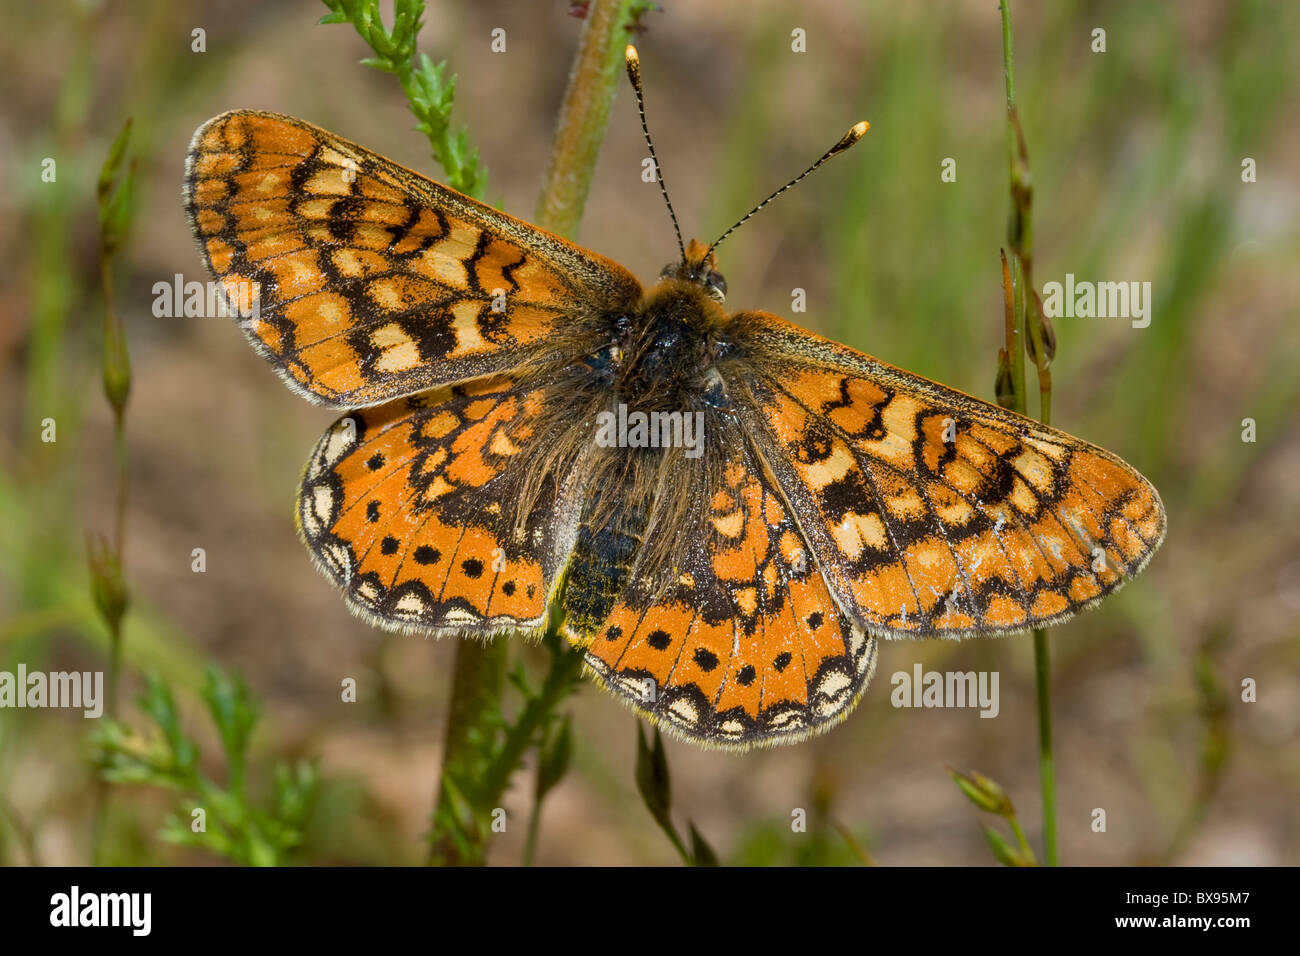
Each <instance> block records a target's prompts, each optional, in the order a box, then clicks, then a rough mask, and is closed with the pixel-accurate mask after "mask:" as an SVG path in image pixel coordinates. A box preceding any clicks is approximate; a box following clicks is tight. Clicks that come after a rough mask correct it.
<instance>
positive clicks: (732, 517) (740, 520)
mask: <svg viewBox="0 0 1300 956" xmlns="http://www.w3.org/2000/svg"><path fill="white" fill-rule="evenodd" d="M713 527H715V528H717V529H718V534H720V535H722V536H723V537H724V538H738V537H740V534H741V532H742V531H744V529H745V514H744V512H743V511H741V510H740V509H737V510H735V511H733V512H732V513H731V514H729V515H724V516H723V517H721V518H716V517H715V518H714V519H713Z"/></svg>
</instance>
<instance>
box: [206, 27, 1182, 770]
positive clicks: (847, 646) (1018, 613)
mask: <svg viewBox="0 0 1300 956" xmlns="http://www.w3.org/2000/svg"><path fill="white" fill-rule="evenodd" d="M627 56H628V59H627V64H628V71H629V74H630V75H631V76H632V79H633V85H634V87H635V90H636V93H637V101H638V107H639V109H640V113H641V122H642V126H643V128H644V127H645V111H644V104H643V100H642V95H641V86H640V82H639V79H640V77H639V67H638V61H637V59H636V55H635V51H634V50H632V49H631V48H629V50H628V54H627ZM865 129H866V124H859V125H858V126H855V127H853V129H851V130H850V131H849V133H848V134H847V135H846V136H845V137H844V138H843V139H841V140H840V141H839V142H838V143H837V144H836V146H835V147H833V148H832V149H831V150H830V151H829V152H828V153H827V154H826V155H824V156H823V157H822V158H821V159H820V160H819V161H818V162H817V163H815V164H814V165H813V166H811V167H809V169H808V170H807V171H806V172H805V173H804V174H803V175H801V176H800V177H798V178H796V179H795V180H794V181H793V182H798V180H799V179H802V178H803V176H806V175H808V173H810V172H811V171H812V170H813V169H815V168H817V166H819V165H820V164H821V163H822V162H824V161H825V160H826V159H827V158H829V157H830V156H832V155H836V154H837V153H839V152H842V151H843V150H845V149H847V148H848V147H849V146H851V145H852V144H853V143H854V142H856V141H857V140H858V139H859V138H861V136H862V133H863V132H864V131H865ZM646 141H647V144H648V145H649V147H650V151H651V155H652V157H653V155H654V147H653V144H652V143H650V139H649V132H648V130H647V131H646ZM657 162H658V161H657V158H655V163H656V169H657V168H658V167H657ZM657 178H658V180H659V183H660V187H661V189H662V190H663V193H664V198H665V200H666V199H667V189H666V187H665V186H664V184H663V179H662V176H659V177H657ZM793 182H792V183H791V185H792V184H793ZM783 188H785V187H783ZM782 191H783V190H778V191H777V192H776V193H774V194H773V196H770V197H768V200H764V203H760V204H759V206H758V207H756V208H755V210H754V211H757V209H758V208H761V207H762V206H763V205H764V204H766V202H767V201H769V200H770V199H771V198H773V197H774V196H776V195H778V194H779V193H780V192H782ZM185 205H186V209H187V213H188V216H189V220H190V223H191V225H192V227H193V230H194V234H195V236H196V237H197V240H198V243H199V247H200V250H201V254H202V257H203V260H204V262H205V264H206V265H207V267H208V269H209V270H210V271H211V273H212V275H213V276H214V277H215V279H216V281H217V282H218V283H220V285H221V286H222V288H223V290H224V292H225V294H226V296H227V298H228V300H229V302H230V304H231V305H232V307H234V308H235V309H236V310H237V311H238V312H239V316H240V319H239V321H240V324H241V325H242V327H243V328H244V331H245V332H246V334H247V336H248V339H249V341H250V342H251V343H252V345H253V347H254V349H255V350H256V351H257V352H258V353H260V354H261V355H262V356H263V357H264V358H265V359H267V360H268V361H269V362H270V363H271V365H272V366H273V367H274V368H275V370H276V371H277V372H278V373H279V374H280V376H281V377H282V378H283V380H284V381H285V383H286V384H287V385H288V386H289V388H290V389H291V390H293V391H294V392H297V393H298V394H299V395H301V396H303V397H304V398H307V399H309V400H311V401H313V402H316V403H319V404H323V405H327V406H331V407H333V408H337V409H340V410H343V411H344V413H345V414H344V416H343V417H342V418H341V419H339V421H337V422H336V423H335V424H334V425H333V426H332V427H330V428H329V430H328V431H326V433H325V435H324V436H323V437H322V438H321V440H320V441H319V443H318V444H317V445H316V447H315V449H314V450H313V452H312V453H311V457H310V459H309V461H308V463H307V466H306V470H305V473H304V474H303V476H302V480H301V486H300V489H299V492H298V504H297V518H298V527H299V530H300V534H301V537H302V539H303V541H304V542H305V544H306V546H307V548H308V550H309V551H310V553H311V555H312V557H313V559H314V561H315V563H316V565H317V566H318V567H319V569H320V570H321V571H322V572H323V573H324V574H325V576H326V577H327V578H329V579H330V580H331V581H333V582H334V583H335V584H336V585H337V586H338V587H339V588H340V589H341V590H342V593H343V595H344V597H345V599H346V601H347V604H348V606H349V607H350V608H351V609H352V610H353V611H355V612H356V613H358V614H359V615H360V616H362V617H363V618H365V619H366V620H368V621H370V622H372V623H374V624H376V625H379V626H381V627H384V628H388V629H393V630H401V631H411V632H419V633H426V634H434V635H439V636H452V635H454V636H460V637H477V638H481V639H487V638H492V637H495V636H498V635H502V634H506V633H521V634H524V635H531V636H539V635H540V634H542V633H544V630H545V628H546V627H547V626H548V621H551V622H554V621H556V620H558V621H560V624H559V627H560V632H561V633H562V634H563V636H564V637H565V638H567V639H568V640H569V641H570V642H572V643H573V644H574V645H576V646H578V647H581V648H583V649H584V652H585V661H586V667H587V671H588V673H589V674H590V675H591V676H592V677H594V679H595V680H596V681H597V682H598V683H599V684H601V685H602V686H603V687H605V688H606V689H607V690H609V691H611V692H612V693H613V694H615V695H616V696H618V697H620V698H622V699H623V700H624V701H625V702H627V703H628V704H630V705H631V706H632V707H633V708H635V709H636V710H637V711H638V712H639V713H641V714H642V715H644V716H646V717H647V718H649V719H651V720H653V721H655V722H656V723H657V724H658V725H660V726H661V727H663V728H664V729H665V730H666V731H668V732H670V733H673V734H675V735H677V736H680V737H682V738H685V739H687V740H690V741H692V742H695V743H697V744H702V745H706V746H715V747H722V748H728V749H746V748H749V747H754V746H761V745H773V744H782V743H790V742H794V741H797V740H800V739H802V738H804V737H806V736H808V735H810V734H812V733H816V732H819V731H823V730H826V729H827V728H829V727H831V726H833V725H834V724H836V723H837V722H839V721H840V720H842V719H843V718H844V717H845V716H846V715H847V714H848V713H849V711H850V710H851V709H852V708H853V706H854V704H855V703H856V702H857V700H858V699H859V698H860V696H861V695H862V693H863V691H864V689H865V688H866V686H867V683H868V681H869V679H870V677H871V673H872V671H873V669H874V667H875V664H876V657H877V650H878V641H879V640H880V639H881V638H899V637H947V638H961V637H967V636H972V635H977V634H991V635H998V634H1008V633H1013V632H1017V631H1023V630H1026V629H1029V628H1033V627H1041V626H1044V625H1049V624H1055V623H1057V622H1060V621H1063V620H1065V619H1066V618H1068V617H1070V616H1071V615H1072V614H1074V613H1075V612H1077V611H1079V610H1080V609H1082V608H1086V607H1089V606H1091V605H1093V604H1095V603H1096V602H1097V601H1099V600H1100V599H1101V598H1103V597H1104V596H1105V595H1107V594H1109V593H1110V592H1112V591H1114V590H1115V589H1116V588H1118V587H1119V586H1120V585H1122V584H1123V583H1125V582H1126V581H1127V580H1128V579H1129V578H1130V577H1132V576H1133V575H1135V574H1137V573H1138V572H1139V571H1140V570H1141V569H1142V568H1143V567H1144V566H1145V565H1146V563H1147V561H1148V560H1149V559H1150V557H1151V555H1152V553H1153V552H1154V551H1155V549H1156V548H1157V547H1158V546H1159V544H1160V542H1161V540H1162V538H1163V536H1164V531H1165V513H1164V509H1163V507H1162V505H1161V502H1160V497H1159V495H1158V494H1157V492H1156V490H1155V488H1153V487H1152V485H1151V484H1150V483H1149V482H1148V481H1147V480H1146V479H1145V478H1143V477H1142V476H1141V475H1140V474H1139V473H1138V472H1137V471H1136V470H1134V469H1133V468H1132V467H1131V466H1129V465H1128V464H1126V463H1125V462H1124V461H1122V460H1120V459H1119V458H1118V457H1116V456H1115V455H1112V454H1110V453H1109V452H1106V451H1103V450H1102V449H1100V448H1098V447H1096V446H1094V445H1091V444H1088V443H1087V442H1085V441H1082V440H1080V439H1078V438H1075V437H1073V436H1071V435H1068V434H1066V433H1065V432H1062V431H1060V430H1058V429H1055V428H1051V427H1048V426H1047V425H1043V424H1040V423H1039V422H1036V421H1033V420H1031V419H1029V418H1026V417H1023V416H1021V415H1018V414H1015V413H1013V412H1011V411H1007V410H1006V409H1003V408H1001V407H998V406H997V405H993V404H990V403H988V402H985V401H982V400H980V399H978V398H974V397H971V396H969V395H966V394H963V393H961V392H958V391H955V390H953V389H950V388H947V387H945V386H943V385H940V384H937V383H935V382H932V381H929V380H927V379H925V378H922V377H921V376H919V375H915V374H913V373H911V372H908V371H905V370H903V369H900V368H895V367H893V366H891V365H888V364H886V363H884V362H881V361H879V360H878V359H875V358H872V357H870V356H867V355H864V354H862V353H860V352H857V351H855V350H853V349H851V348H848V347H846V346H844V345H840V344H837V343H835V342H832V341H830V340H828V339H825V338H822V337H821V336H818V335H815V334H813V333H811V332H808V331H806V330H804V329H802V328H800V327H798V326H796V325H793V324H791V323H790V322H787V321H786V320H784V319H782V318H779V317H778V316H776V315H772V314H769V313H766V312H758V311H747V312H737V313H728V312H727V311H726V309H725V308H724V301H725V295H726V282H725V280H724V279H723V277H722V275H721V274H720V273H719V272H718V268H717V259H716V256H715V254H714V249H715V247H716V246H717V243H716V242H715V243H714V244H713V245H711V246H707V247H706V246H704V245H703V244H702V243H699V242H697V241H694V240H692V241H691V242H690V243H689V244H682V243H681V234H680V230H678V243H679V248H680V251H681V256H680V258H679V259H677V260H676V261H674V262H673V263H671V264H670V265H669V266H668V267H666V268H665V270H664V272H663V273H662V274H661V276H660V277H659V281H658V282H657V283H655V284H654V285H653V286H651V287H650V288H649V289H645V288H643V287H642V286H641V284H640V283H639V282H638V281H637V279H636V278H635V277H634V276H633V275H632V274H631V273H629V272H628V271H627V270H626V269H624V268H623V267H622V266H620V265H618V264H617V263H615V262H613V261H611V260H609V259H607V258H605V257H603V256H601V255H599V254H597V253H595V252H591V251H588V250H586V249H584V248H581V247H580V246H577V245H575V244H573V243H572V242H569V241H568V240H566V239H563V238H561V237H559V236H556V235H552V234H551V233H548V232H546V231H544V230H542V229H539V228H537V227H535V226H532V225H530V224H528V223H526V222H523V221H522V220H519V219H516V218H514V217H512V216H509V215H506V214H505V213H502V212H499V211H498V210H496V209H493V208H492V207H490V206H487V205H485V204H483V203H480V202H478V201H476V200H474V199H471V198H469V197H467V196H465V195H462V194H460V193H458V192H456V191H454V190H452V189H449V188H447V187H446V186H443V185H440V184H439V183H436V182H433V181H431V180H429V179H427V178H425V177H423V176H421V175H419V174H418V173H415V172H412V171H411V170H408V169H405V168H403V167H401V166H398V165H397V164H395V163H393V162H391V161H389V160H387V159H385V158H383V157H381V156H379V155H376V154H375V153H373V152H371V151H369V150H367V149H364V148H362V147H360V146H358V145H356V144H355V143H351V142H348V141H347V140H345V139H342V138H340V137H338V136H335V135H333V134H331V133H328V132H326V131H325V130H323V129H319V128H317V127H315V126H312V125H310V124H309V123H305V122H303V121H301V120H298V119H293V118H291V117H288V116H282V115H277V114H274V113H265V112H258V111H252V110H236V111H233V112H228V113H224V114H222V115H220V116H217V117H215V118H214V119H211V120H209V121H208V122H206V123H204V124H203V125H202V126H201V127H199V129H198V130H197V132H196V133H195V134H194V138H193V141H192V143H191V146H190V151H189V156H188V160H187V164H186V174H185ZM669 211H670V212H671V203H670V204H669ZM752 214H753V213H752V212H751V213H750V215H752ZM745 218H746V219H747V218H748V216H746V217H745ZM741 222H744V219H742V220H741ZM673 224H674V227H675V228H676V226H677V223H676V216H675V215H674V216H673ZM739 224H740V223H737V225H739ZM734 228H735V227H733V229H734ZM730 232H731V230H728V232H727V233H726V234H724V236H723V237H722V238H726V235H729V234H730ZM720 241H721V239H720V240H719V242H720Z"/></svg>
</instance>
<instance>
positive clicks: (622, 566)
mask: <svg viewBox="0 0 1300 956" xmlns="http://www.w3.org/2000/svg"><path fill="white" fill-rule="evenodd" d="M604 504H607V503H604ZM645 528H646V513H645V510H644V509H643V508H641V507H638V506H636V505H631V504H619V505H617V506H615V507H614V508H609V507H606V506H604V505H603V503H602V502H601V500H599V497H597V498H596V499H593V500H590V501H588V503H587V505H586V507H585V508H584V509H583V515H582V520H581V522H580V523H579V525H578V538H577V542H576V544H575V546H574V550H573V557H572V559H571V560H570V562H569V572H568V580H567V582H566V583H565V588H564V619H565V624H566V626H567V628H568V629H569V632H570V633H571V634H572V635H574V636H575V637H584V638H591V637H595V635H596V632H597V631H598V630H599V629H600V626H601V624H602V623H603V622H604V621H605V619H606V618H607V617H609V613H610V611H612V610H613V609H614V602H615V601H616V600H617V599H618V596H619V594H621V593H622V591H623V588H624V587H625V585H626V584H627V580H628V575H629V572H630V571H631V568H632V562H633V561H634V560H635V559H636V554H637V550H638V549H639V548H640V547H641V541H642V537H643V534H644V532H645Z"/></svg>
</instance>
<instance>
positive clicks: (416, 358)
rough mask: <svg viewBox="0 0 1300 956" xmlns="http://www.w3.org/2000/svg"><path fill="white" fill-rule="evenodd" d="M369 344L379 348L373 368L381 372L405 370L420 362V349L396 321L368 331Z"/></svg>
mask: <svg viewBox="0 0 1300 956" xmlns="http://www.w3.org/2000/svg"><path fill="white" fill-rule="evenodd" d="M370 344H371V345H373V346H374V347H375V348H376V349H378V350H380V354H379V357H378V358H377V359H376V360H375V368H377V369H378V370H379V371H381V372H405V371H406V370H408V369H412V368H415V367H416V366H417V365H419V364H420V349H419V347H418V346H417V345H416V344H415V342H414V341H413V340H412V339H411V337H410V336H409V335H407V334H406V332H405V331H403V330H402V327H401V326H400V325H398V324H397V323H396V322H390V323H389V324H388V325H383V326H380V327H379V328H377V329H375V330H374V331H373V332H371V333H370Z"/></svg>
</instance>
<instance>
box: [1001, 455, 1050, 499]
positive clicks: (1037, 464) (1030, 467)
mask: <svg viewBox="0 0 1300 956" xmlns="http://www.w3.org/2000/svg"><path fill="white" fill-rule="evenodd" d="M1011 465H1012V467H1013V468H1015V469H1016V471H1018V472H1019V473H1020V474H1021V475H1022V476H1023V477H1024V478H1025V480H1027V481H1028V482H1029V483H1030V484H1031V485H1033V486H1034V487H1035V488H1037V489H1038V490H1039V491H1040V492H1042V493H1044V494H1048V493H1050V492H1051V490H1052V486H1053V485H1054V484H1055V482H1054V481H1053V479H1052V469H1051V466H1050V465H1049V464H1048V462H1047V459H1046V458H1044V457H1043V456H1042V455H1040V454H1039V453H1038V452H1036V451H1034V450H1033V449H1031V448H1026V449H1025V450H1024V451H1022V452H1021V453H1020V454H1019V455H1017V456H1016V457H1015V458H1013V459H1012V461H1011Z"/></svg>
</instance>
